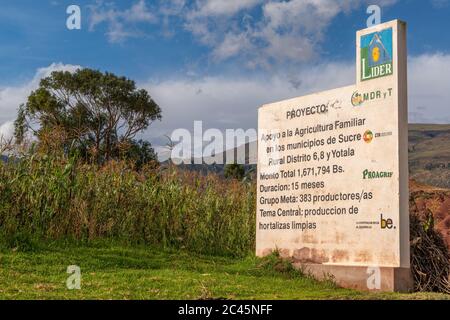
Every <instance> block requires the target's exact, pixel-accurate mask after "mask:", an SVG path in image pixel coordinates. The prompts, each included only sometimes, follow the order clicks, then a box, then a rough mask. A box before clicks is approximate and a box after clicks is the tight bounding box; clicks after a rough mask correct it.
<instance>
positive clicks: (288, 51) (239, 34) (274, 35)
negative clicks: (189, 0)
mask: <svg viewBox="0 0 450 320" xmlns="http://www.w3.org/2000/svg"><path fill="white" fill-rule="evenodd" d="M369 2H370V3H376V4H379V5H382V6H389V5H392V4H394V3H396V2H397V0H379V1H369V0H362V1H361V0H347V1H335V0H289V1H279V0H270V1H260V0H249V1H239V0H236V1H234V0H233V1H221V0H198V1H196V2H195V5H194V6H191V7H189V8H185V11H184V12H183V13H182V14H181V15H180V17H181V18H182V19H185V28H186V30H188V31H189V32H191V33H192V34H193V35H194V37H195V38H196V39H197V40H198V41H199V42H200V43H202V44H203V45H206V46H208V47H210V48H211V51H212V57H213V58H215V59H216V60H217V61H222V60H226V59H230V58H235V57H239V58H241V59H242V60H243V61H245V64H246V65H247V66H249V67H252V68H254V67H257V66H262V67H267V66H270V65H272V64H273V63H282V64H292V63H301V62H306V61H310V60H312V59H314V57H316V56H318V53H320V46H321V44H322V41H323V39H324V32H325V31H326V30H327V28H328V27H329V25H330V24H331V22H332V21H333V19H334V18H335V17H336V16H338V15H339V14H341V13H348V12H350V11H352V10H356V9H358V8H361V7H362V6H363V5H367V4H368V3H369ZM255 8H258V9H259V10H256V12H258V13H256V14H255V13H254V12H255V11H254V9H255Z"/></svg>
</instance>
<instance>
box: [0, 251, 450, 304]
mask: <svg viewBox="0 0 450 320" xmlns="http://www.w3.org/2000/svg"><path fill="white" fill-rule="evenodd" d="M0 254H1V255H0V299H190V300H192V299H194V300H195V299H449V298H450V296H445V295H440V294H431V293H416V294H373V293H372V294H369V293H364V292H357V291H352V290H347V289H341V288H337V287H336V286H335V285H334V284H333V283H332V282H331V281H327V282H317V281H315V280H313V279H311V278H309V277H305V276H303V275H301V274H300V273H299V272H297V271H295V270H293V269H291V268H290V267H289V265H288V264H286V263H280V261H279V260H278V259H277V258H276V257H271V258H266V259H264V260H261V259H257V258H255V257H251V256H249V257H247V258H243V259H237V258H224V257H212V256H202V255H196V254H191V253H188V252H180V251H169V250H162V249H156V248H147V247H133V248H131V247H123V246H110V245H104V244H103V245H98V246H90V247H75V246H70V245H69V246H62V245H59V246H46V247H43V248H39V249H37V250H34V251H33V252H14V251H13V250H3V251H1V252H0ZM69 265H78V266H79V267H80V268H81V273H82V282H81V290H68V289H67V288H66V279H67V277H68V276H69V275H68V274H67V273H66V270H67V267H68V266H69Z"/></svg>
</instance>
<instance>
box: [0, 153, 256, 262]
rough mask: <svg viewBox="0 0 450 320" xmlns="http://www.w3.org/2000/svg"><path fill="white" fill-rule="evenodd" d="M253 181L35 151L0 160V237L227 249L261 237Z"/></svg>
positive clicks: (248, 246)
mask: <svg viewBox="0 0 450 320" xmlns="http://www.w3.org/2000/svg"><path fill="white" fill-rule="evenodd" d="M255 192H256V189H255V186H254V185H251V184H245V183H241V182H239V181H225V180H223V179H221V178H220V177H217V176H215V175H208V176H202V175H200V174H196V173H192V172H187V171H181V170H178V169H177V168H174V167H169V168H165V169H157V170H155V169H146V170H143V171H142V172H140V173H137V172H135V171H134V170H132V169H131V168H130V166H128V165H127V164H126V163H124V162H111V163H109V164H108V165H107V166H104V167H101V168H100V167H96V166H91V165H84V164H81V163H78V162H77V161H76V160H75V158H72V159H64V158H58V157H48V156H38V155H34V156H30V157H26V158H22V159H20V160H18V161H10V162H8V163H1V164H0V238H1V239H2V242H3V243H6V244H8V245H9V246H16V245H23V243H24V242H25V243H26V242H27V241H33V240H34V241H40V240H62V239H64V240H67V239H69V240H74V241H80V242H89V241H92V240H96V239H114V240H120V241H126V242H129V243H141V244H151V245H161V246H167V247H176V248H186V249H188V250H192V251H196V252H201V253H208V254H221V255H244V254H247V253H248V252H249V251H251V250H253V248H254V243H255V217H254V212H255Z"/></svg>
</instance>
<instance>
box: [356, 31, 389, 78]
mask: <svg viewBox="0 0 450 320" xmlns="http://www.w3.org/2000/svg"><path fill="white" fill-rule="evenodd" d="M392 52H393V51H392V28H389V29H386V30H383V31H380V32H374V33H371V34H368V35H364V36H362V37H361V81H367V80H370V79H375V78H380V77H385V76H389V75H391V74H393V62H392V57H393V55H392Z"/></svg>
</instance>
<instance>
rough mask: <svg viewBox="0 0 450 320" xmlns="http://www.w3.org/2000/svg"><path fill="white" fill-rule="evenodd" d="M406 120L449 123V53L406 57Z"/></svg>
mask: <svg viewBox="0 0 450 320" xmlns="http://www.w3.org/2000/svg"><path fill="white" fill-rule="evenodd" d="M408 72H409V109H410V119H409V120H410V122H416V123H417V122H424V123H450V102H449V101H450V90H449V83H450V54H443V53H436V54H424V55H420V56H417V57H412V58H410V60H409V70H408Z"/></svg>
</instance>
